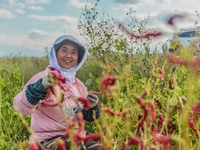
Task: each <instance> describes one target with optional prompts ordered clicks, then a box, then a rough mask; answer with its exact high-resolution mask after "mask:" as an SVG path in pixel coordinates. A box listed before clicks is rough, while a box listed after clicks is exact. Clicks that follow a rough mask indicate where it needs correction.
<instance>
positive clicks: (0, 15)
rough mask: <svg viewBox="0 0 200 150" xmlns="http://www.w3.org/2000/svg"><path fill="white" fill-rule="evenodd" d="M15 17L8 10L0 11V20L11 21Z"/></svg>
mask: <svg viewBox="0 0 200 150" xmlns="http://www.w3.org/2000/svg"><path fill="white" fill-rule="evenodd" d="M14 17H15V16H14V15H13V14H12V13H11V12H10V11H8V10H6V9H0V18H7V19H11V18H14Z"/></svg>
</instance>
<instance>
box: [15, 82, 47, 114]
mask: <svg viewBox="0 0 200 150" xmlns="http://www.w3.org/2000/svg"><path fill="white" fill-rule="evenodd" d="M46 93H47V91H46V90H45V89H44V87H43V86H42V84H41V79H39V80H38V81H36V82H35V81H33V80H30V81H29V82H28V83H27V84H26V85H25V86H24V88H23V89H22V91H21V92H20V93H18V94H17V95H16V96H15V97H14V102H13V106H14V108H15V110H17V111H18V112H20V113H21V114H23V115H25V116H26V115H29V114H31V113H33V112H34V111H35V109H36V108H37V104H38V103H39V101H40V100H43V99H44V98H45V96H46Z"/></svg>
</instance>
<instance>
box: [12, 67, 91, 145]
mask: <svg viewBox="0 0 200 150" xmlns="http://www.w3.org/2000/svg"><path fill="white" fill-rule="evenodd" d="M45 74H47V69H46V70H44V71H42V72H39V73H38V74H36V75H35V76H33V77H32V78H31V79H30V80H29V81H28V82H27V83H26V85H25V86H24V88H23V90H22V91H21V92H20V93H18V94H17V95H16V96H15V98H14V108H15V109H16V110H17V111H19V112H20V113H21V114H23V115H25V116H27V115H30V114H31V115H32V116H31V129H32V130H33V131H34V133H35V137H33V135H31V136H30V142H33V141H34V140H35V139H34V138H37V139H38V140H39V141H44V140H45V139H47V138H50V137H53V136H56V135H64V133H65V130H66V122H65V120H64V117H63V113H62V111H61V109H60V107H59V106H55V107H49V106H45V105H44V104H42V103H41V101H40V103H39V104H38V105H32V104H30V103H29V102H28V100H27V98H26V94H25V90H26V88H27V86H28V85H29V84H32V83H35V82H37V81H38V80H39V79H40V78H43V76H44V75H45ZM75 80H76V82H75V83H74V84H69V83H66V84H65V87H66V88H67V89H68V91H67V92H65V95H64V101H63V103H62V104H63V110H64V113H65V115H66V117H67V119H69V118H72V119H73V120H76V113H75V112H74V111H73V110H74V109H77V108H78V110H79V111H81V109H82V104H80V103H79V102H78V101H75V100H72V99H71V97H72V96H75V97H87V95H88V92H87V88H86V87H85V85H84V84H83V83H82V82H81V81H80V80H78V79H77V78H76V79H75ZM46 100H47V101H48V102H49V103H56V99H55V96H54V95H53V94H52V93H51V94H50V96H49V97H48V98H47V99H46ZM83 134H85V132H83Z"/></svg>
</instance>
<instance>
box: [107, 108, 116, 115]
mask: <svg viewBox="0 0 200 150" xmlns="http://www.w3.org/2000/svg"><path fill="white" fill-rule="evenodd" d="M105 112H107V113H109V114H110V115H111V116H115V112H114V111H113V110H112V109H111V108H107V109H106V110H105Z"/></svg>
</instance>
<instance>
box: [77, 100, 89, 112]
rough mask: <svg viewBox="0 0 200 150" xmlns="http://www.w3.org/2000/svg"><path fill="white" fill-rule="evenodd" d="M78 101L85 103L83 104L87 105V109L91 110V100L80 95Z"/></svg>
mask: <svg viewBox="0 0 200 150" xmlns="http://www.w3.org/2000/svg"><path fill="white" fill-rule="evenodd" d="M78 101H79V102H81V103H83V104H84V105H85V107H86V110H89V109H90V107H91V106H90V102H89V100H88V99H86V98H83V97H79V98H78Z"/></svg>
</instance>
